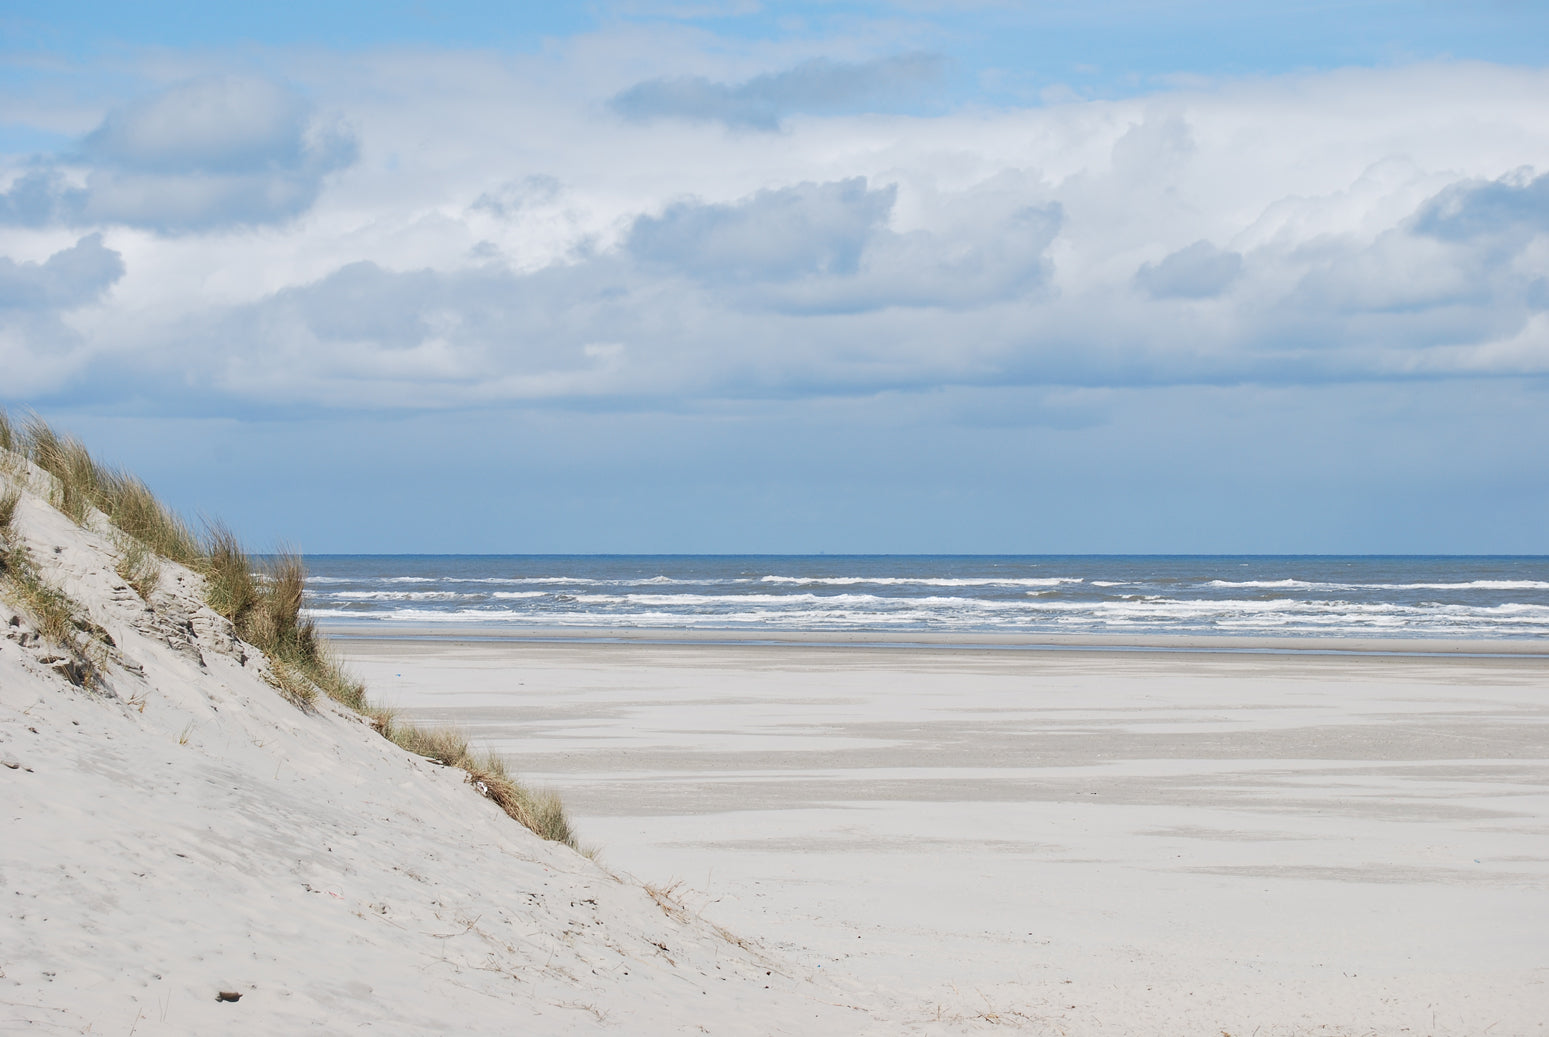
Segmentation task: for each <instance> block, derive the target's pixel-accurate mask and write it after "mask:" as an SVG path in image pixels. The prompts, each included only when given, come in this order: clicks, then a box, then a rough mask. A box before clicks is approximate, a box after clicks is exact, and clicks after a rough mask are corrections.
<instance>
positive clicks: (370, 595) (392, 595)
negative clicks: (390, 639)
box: [319, 591, 467, 601]
mask: <svg viewBox="0 0 1549 1037" xmlns="http://www.w3.org/2000/svg"><path fill="white" fill-rule="evenodd" d="M319 596H320V597H324V598H329V599H332V600H334V601H456V600H458V599H459V598H464V597H467V595H465V594H459V593H457V592H456V591H328V592H326V593H324V594H321V595H319Z"/></svg>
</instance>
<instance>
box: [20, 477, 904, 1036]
mask: <svg viewBox="0 0 1549 1037" xmlns="http://www.w3.org/2000/svg"><path fill="white" fill-rule="evenodd" d="M34 474H35V476H36V473H34ZM3 481H4V480H3V479H0V482H3ZM3 488H4V487H3V486H0V490H3ZM95 524H96V525H97V526H98V529H97V530H96V531H93V530H91V529H83V528H80V527H78V526H76V525H74V524H72V523H71V522H70V521H68V520H67V519H66V518H65V517H64V516H63V515H61V514H59V513H58V512H57V511H54V510H53V509H52V508H50V507H49V506H48V505H47V504H46V503H44V502H43V500H41V499H40V498H38V497H36V496H31V495H29V496H28V497H26V498H24V499H23V500H22V503H21V507H20V509H19V511H18V513H17V516H16V519H15V524H14V526H15V528H14V530H13V533H12V535H13V536H15V537H19V538H20V539H21V541H22V542H23V543H25V544H26V546H27V547H28V548H29V550H30V552H31V554H32V556H33V557H34V559H36V561H37V564H38V566H39V568H40V569H41V570H42V571H43V574H44V576H45V577H46V578H47V579H48V581H49V582H50V583H52V584H53V585H55V586H57V587H60V588H63V589H64V590H65V591H67V592H68V593H69V594H70V595H71V596H73V597H74V598H75V599H77V601H78V602H79V603H80V604H81V605H82V606H84V608H85V610H86V612H87V614H88V615H89V618H90V620H91V621H92V622H95V623H97V624H100V625H101V626H102V627H103V628H105V629H106V630H107V632H108V633H109V634H110V636H111V637H112V639H113V642H114V646H115V647H114V648H113V649H112V650H111V652H110V653H109V658H107V660H106V662H105V666H104V677H103V680H102V682H101V683H100V684H98V685H97V686H96V687H94V688H91V689H87V688H83V687H78V686H77V685H75V684H72V683H71V682H70V681H69V680H67V679H66V676H65V674H64V673H62V672H61V671H62V670H63V669H64V667H63V666H61V665H60V664H59V658H60V654H61V653H59V652H58V651H57V649H55V648H54V647H52V646H50V645H49V644H48V643H47V642H46V641H44V640H41V639H39V638H38V637H37V636H36V631H35V630H34V629H33V625H32V622H31V621H30V620H29V618H28V617H27V616H26V615H22V614H18V613H17V612H16V611H14V610H13V609H12V608H10V607H8V606H5V605H0V819H3V820H0V900H3V903H0V1033H4V1034H16V1033H37V1034H81V1033H91V1034H115V1035H125V1034H151V1033H157V1034H161V1033H167V1034H255V1035H256V1034H262V1035H268V1034H339V1033H358V1032H370V1033H377V1034H425V1033H449V1034H551V1033H552V1034H563V1033H593V1032H619V1033H631V1034H634V1033H644V1034H655V1033H712V1034H749V1035H756V1034H764V1033H784V1034H806V1033H817V1032H821V1033H844V1032H867V1031H868V1030H870V1032H877V1033H881V1032H888V1028H889V1027H891V1026H892V1025H893V1024H891V1023H889V1022H886V1021H881V1020H879V1018H878V1017H876V1016H874V1015H871V1014H868V1013H866V1012H864V1011H862V1010H861V1009H860V1008H858V1007H853V1006H851V1005H850V1004H849V1003H848V1002H846V1001H844V1000H843V999H842V998H841V997H840V996H838V987H837V986H836V985H834V984H829V983H825V982H822V981H821V980H820V981H816V982H814V981H809V980H808V979H806V978H805V970H802V969H799V968H792V967H790V966H788V964H787V963H785V962H784V961H783V960H781V959H778V958H777V957H774V956H770V955H765V954H762V953H760V952H759V951H758V950H757V949H756V948H748V947H744V946H742V945H739V944H738V943H737V942H735V941H732V940H729V939H727V938H726V936H725V935H724V934H722V933H721V932H719V931H717V930H716V929H715V928H714V927H713V926H711V925H710V924H708V923H706V922H704V921H703V920H701V919H698V918H695V917H693V916H692V915H691V914H690V913H688V912H686V911H684V910H683V909H682V908H681V907H680V906H679V905H678V904H677V903H676V902H674V901H673V900H671V899H670V898H666V897H662V896H660V895H658V896H656V897H653V896H652V895H651V894H650V892H649V891H647V890H645V889H643V888H641V887H640V886H639V885H636V884H632V883H629V882H625V881H622V880H620V879H619V878H618V877H617V876H615V875H614V874H612V873H610V872H608V871H606V870H604V869H603V868H601V867H599V866H598V865H596V864H594V863H593V862H592V861H590V860H587V859H586V858H584V857H582V856H580V855H579V854H576V853H574V852H573V851H571V850H569V849H567V848H565V847H563V846H558V845H555V844H553V843H546V842H544V841H542V840H540V839H539V838H537V837H536V836H534V835H533V834H532V833H530V832H528V831H527V830H526V829H524V828H522V827H521V826H519V825H517V824H516V823H515V822H513V821H511V820H510V819H509V818H507V817H506V816H505V815H504V814H503V813H501V811H500V810H499V809H498V808H497V807H496V806H495V805H494V804H493V803H491V802H490V801H489V800H487V799H484V798H483V797H481V796H480V795H478V794H477V793H476V792H475V791H474V790H473V789H472V788H471V787H470V786H469V785H468V784H466V783H465V781H464V780H463V774H462V772H460V771H455V770H451V769H448V768H444V767H440V766H437V765H435V764H432V763H430V762H429V761H427V760H423V759H420V758H419V757H415V756H412V755H410V754H408V753H405V752H404V751H402V750H400V749H399V748H397V747H396V746H394V745H392V744H390V743H389V742H387V741H386V740H384V739H382V738H381V737H380V736H378V735H377V734H376V733H375V732H373V731H372V730H371V729H370V728H369V727H368V726H367V725H366V724H365V723H364V722H363V721H362V720H361V718H360V717H358V716H356V715H355V714H353V713H350V712H349V711H346V710H342V709H339V708H336V707H334V706H332V705H330V704H328V703H326V702H324V703H320V704H319V707H318V708H317V709H316V710H313V711H306V710H301V709H298V708H297V707H295V706H293V705H291V704H290V703H288V702H286V701H285V700H284V699H282V698H281V697H280V695H279V694H278V693H277V692H276V691H275V690H274V688H273V687H271V685H270V683H269V682H268V681H267V680H266V675H267V674H268V667H267V664H266V662H265V661H264V660H263V658H262V657H261V656H260V655H258V654H257V653H256V651H255V650H254V649H253V648H252V647H251V646H248V645H244V644H242V643H241V642H239V641H237V640H236V639H235V638H234V637H233V635H232V632H231V627H230V624H228V623H226V622H225V620H223V619H221V617H219V616H217V615H216V614H215V613H213V612H211V611H210V610H209V609H208V608H205V607H203V606H202V605H201V604H200V603H199V602H200V597H201V595H200V593H199V586H198V583H199V581H198V578H197V577H195V576H194V575H193V574H191V573H189V572H188V571H187V570H184V569H181V568H180V567H178V566H173V565H170V564H169V565H167V566H166V568H165V570H164V572H163V574H162V578H161V581H160V586H159V588H158V589H157V590H156V591H155V592H154V593H152V594H151V601H150V604H149V605H148V604H147V603H146V602H144V601H142V600H141V599H140V598H139V597H138V596H137V595H136V594H135V592H134V591H132V590H131V589H130V588H129V587H127V586H126V585H125V584H124V583H123V582H122V581H121V580H120V579H119V578H118V576H117V575H116V574H115V573H114V571H113V568H112V560H113V546H112V542H111V539H110V537H109V535H108V533H107V530H106V529H105V528H102V527H101V524H100V521H99V522H98V523H95ZM223 991H225V992H230V993H232V994H235V995H240V999H239V1000H236V1001H221V1000H217V995H218V994H220V993H221V992H223Z"/></svg>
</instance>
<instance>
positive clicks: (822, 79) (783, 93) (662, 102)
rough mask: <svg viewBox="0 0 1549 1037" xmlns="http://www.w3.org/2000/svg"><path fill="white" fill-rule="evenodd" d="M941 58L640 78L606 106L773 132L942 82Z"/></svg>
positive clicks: (636, 116) (637, 114) (820, 62)
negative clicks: (795, 119) (794, 121)
mask: <svg viewBox="0 0 1549 1037" xmlns="http://www.w3.org/2000/svg"><path fill="white" fill-rule="evenodd" d="M944 67H945V62H944V61H943V60H942V59H941V58H940V57H939V56H937V55H934V54H904V55H900V56H896V57H889V58H878V59H876V60H873V61H865V62H857V63H850V62H841V61H831V60H829V59H827V58H813V59H811V60H809V61H804V62H802V63H801V64H799V65H797V66H795V67H794V68H790V69H787V70H786V71H784V72H774V73H768V74H765V75H761V76H755V77H753V78H752V79H749V80H746V81H744V82H741V83H717V82H714V81H713V80H710V79H706V78H704V77H703V76H674V77H663V78H658V79H649V80H646V81H645V82H643V83H637V84H636V85H634V86H632V87H630V88H629V89H628V90H625V91H623V92H621V93H619V94H617V95H615V96H614V97H613V99H612V100H611V101H609V106H610V107H611V108H612V109H613V110H614V111H615V112H616V113H618V114H619V115H621V116H623V117H624V118H625V119H629V120H631V121H635V122H644V121H648V120H651V119H690V120H695V121H701V122H720V123H724V124H725V125H727V126H730V127H734V128H745V129H755V130H777V129H779V128H780V124H781V120H782V119H784V118H785V117H786V116H788V115H793V114H797V113H804V112H811V113H832V112H839V111H848V110H854V109H856V108H860V107H864V106H866V105H868V104H876V103H880V104H882V105H883V106H888V105H890V104H892V103H894V102H896V100H897V97H898V95H899V94H900V93H906V94H910V95H912V94H915V93H917V92H918V90H919V89H920V87H921V86H923V85H925V84H928V83H931V82H933V81H935V80H936V79H939V78H940V76H941V74H942V71H943V69H944Z"/></svg>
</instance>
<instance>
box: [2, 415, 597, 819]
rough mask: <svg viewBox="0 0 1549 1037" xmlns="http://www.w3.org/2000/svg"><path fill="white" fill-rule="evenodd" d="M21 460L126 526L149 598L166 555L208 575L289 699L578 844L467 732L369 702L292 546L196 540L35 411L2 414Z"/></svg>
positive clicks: (132, 572)
mask: <svg viewBox="0 0 1549 1037" xmlns="http://www.w3.org/2000/svg"><path fill="white" fill-rule="evenodd" d="M6 452H8V453H6ZM15 458H25V459H27V460H30V461H31V462H32V463H33V464H35V465H37V466H38V467H39V468H41V469H43V470H44V471H45V472H47V473H48V474H49V475H51V476H52V477H53V478H52V480H51V481H50V486H49V491H48V492H49V495H50V502H51V503H52V504H53V505H54V506H55V507H56V508H58V509H59V510H60V511H62V512H63V513H64V514H66V515H68V516H69V517H70V518H71V519H72V520H74V521H75V522H76V523H77V524H79V525H88V524H90V523H91V521H92V513H93V511H97V512H101V513H102V515H103V516H105V517H106V518H107V520H108V522H109V523H110V524H111V525H112V526H114V527H115V529H116V531H117V535H116V536H115V541H116V543H117V546H118V549H119V553H120V557H119V561H118V564H117V571H118V574H119V576H120V577H122V578H123V580H124V581H125V583H127V584H129V585H130V586H131V587H133V588H134V589H135V591H136V593H138V594H139V595H140V597H141V598H143V599H144V600H145V601H146V602H147V603H150V602H151V595H152V594H153V592H154V591H155V590H156V588H157V586H158V585H159V583H160V579H161V560H162V559H168V560H171V561H173V562H177V563H179V564H181V565H185V566H187V567H188V568H190V569H192V570H193V571H194V572H196V573H198V574H199V575H200V576H202V577H204V597H205V603H206V604H207V605H209V606H210V608H212V609H214V610H215V611H216V612H218V613H220V614H221V615H222V616H224V617H225V618H226V619H228V620H230V621H231V624H232V626H233V628H234V629H235V631H236V633H237V636H238V637H240V638H241V639H242V640H244V641H246V642H247V643H248V644H251V645H252V646H253V647H255V648H257V649H258V650H259V651H261V652H262V653H263V654H264V656H265V657H266V658H267V659H268V660H269V670H270V673H271V674H272V683H274V685H275V686H276V688H277V690H279V692H280V693H281V694H282V695H284V696H285V697H286V698H287V699H289V700H290V701H291V702H294V703H296V704H297V705H298V706H302V707H304V708H310V707H311V706H312V705H313V704H314V703H315V702H316V700H317V696H318V695H319V694H322V695H326V696H328V697H329V698H331V699H333V700H335V701H336V702H339V703H341V704H342V705H344V706H347V707H349V708H350V709H352V710H354V711H356V712H357V713H360V714H362V715H364V716H365V717H366V718H367V719H368V720H369V721H370V723H371V726H372V727H373V728H374V729H375V730H376V731H378V732H379V733H380V734H381V735H382V736H383V737H385V738H387V739H389V740H390V741H392V742H394V743H395V744H397V745H399V746H401V747H403V748H404V749H407V750H408V751H409V752H413V753H417V754H419V755H421V756H424V757H427V758H429V759H432V760H435V761H436V762H438V763H441V764H444V765H446V766H448V767H457V768H460V769H461V770H463V771H466V772H467V774H468V782H469V784H471V785H473V786H474V788H475V789H477V790H478V791H479V792H480V793H481V794H482V795H484V796H486V797H488V798H489V799H491V800H494V801H495V803H496V804H497V805H499V806H500V808H501V809H502V810H504V811H505V812H506V813H507V814H508V815H509V816H511V817H512V818H513V819H515V820H516V821H518V822H520V823H521V824H523V825H525V826H527V827H528V828H530V829H531V830H532V831H534V832H536V833H537V834H538V835H540V836H542V837H543V838H545V839H550V840H553V841H555V842H561V843H564V844H565V845H567V846H569V847H571V848H572V849H577V848H578V847H577V844H576V839H575V834H574V832H573V831H572V830H571V828H570V823H569V821H568V819H567V818H566V816H565V811H564V807H563V805H562V804H561V803H560V801H559V799H558V798H557V797H555V796H554V795H552V794H549V793H541V792H533V791H532V790H530V789H528V788H526V787H525V786H523V785H521V784H520V783H519V782H517V781H515V780H514V779H512V778H511V776H510V775H509V774H508V773H507V771H506V766H505V763H504V761H503V760H501V759H500V757H498V756H496V755H495V754H493V753H489V752H486V753H475V752H473V751H472V750H470V749H469V747H468V742H467V739H466V738H465V737H463V736H462V735H461V734H460V733H459V732H457V731H454V730H451V729H426V728H422V727H418V726H416V725H413V724H409V723H405V722H402V721H400V720H399V719H398V718H397V717H396V716H394V714H393V713H392V711H391V710H387V709H383V708H380V707H377V706H374V705H373V704H372V703H370V702H369V701H368V699H367V696H366V689H365V686H364V685H362V684H361V683H360V682H359V681H358V680H355V679H354V678H353V677H351V676H350V675H349V674H348V673H347V672H346V671H345V670H344V668H343V667H342V666H340V665H339V664H338V662H337V660H336V659H335V658H334V657H333V655H332V654H331V653H330V652H329V650H328V646H327V644H326V642H325V641H324V640H323V638H322V637H321V636H320V635H319V634H318V632H317V628H316V626H315V625H314V624H313V622H312V621H311V620H310V619H308V618H306V617H304V616H303V615H302V614H301V611H302V598H303V591H304V589H305V586H306V567H305V565H304V563H303V562H302V560H301V557H300V555H298V554H296V553H295V552H293V551H288V550H282V551H281V552H279V553H278V554H276V555H274V556H272V557H271V558H268V559H266V560H264V561H263V562H262V563H259V564H255V563H254V560H253V559H252V558H250V557H249V556H248V554H247V552H246V551H245V550H244V549H243V547H242V544H241V542H240V541H239V540H238V539H237V537H236V535H235V534H234V533H233V532H232V531H231V530H230V529H229V528H228V527H226V526H225V525H223V524H221V523H219V522H210V523H207V524H206V528H205V530H204V533H203V534H202V535H200V534H197V533H195V532H194V530H193V528H192V527H191V526H189V525H188V523H186V522H184V521H183V520H182V519H181V518H180V517H179V516H178V515H176V514H175V513H173V512H172V511H170V510H169V509H168V508H166V507H165V506H164V505H163V504H162V503H161V502H160V501H158V500H157V499H156V497H155V495H154V494H152V493H151V491H150V489H149V488H147V487H146V486H145V484H144V483H142V482H140V481H139V480H138V479H136V478H134V477H133V476H131V475H128V474H127V473H125V472H123V471H120V470H119V469H116V468H109V467H106V466H103V465H101V464H98V463H97V462H96V461H95V460H93V459H92V457H91V454H90V453H89V452H88V451H87V449H86V447H85V446H84V445H82V444H81V443H80V441H78V440H76V439H74V438H71V437H69V436H65V435H61V434H60V433H58V432H56V431H55V430H54V429H53V428H51V427H50V426H49V425H48V424H47V422H45V421H43V420H42V419H41V418H38V417H36V416H34V417H31V418H29V419H28V420H27V421H26V422H25V423H23V424H21V425H17V424H16V423H14V422H13V421H12V420H11V419H10V418H9V417H8V416H7V415H6V413H5V411H4V410H0V464H4V465H5V466H6V468H7V470H9V471H12V472H13V473H16V474H17V475H18V477H21V476H22V471H21V470H22V469H23V468H24V467H25V466H23V465H17V464H16V463H15V461H14V459H15ZM18 500H19V495H18V494H17V493H16V491H15V490H14V489H12V490H10V491H9V492H8V493H7V494H6V495H5V497H3V498H0V533H3V532H4V530H5V529H6V528H8V527H9V525H10V522H11V518H12V516H13V514H14V513H15V510H16V505H17V502H18ZM0 546H3V547H4V551H3V554H0V578H3V579H4V580H5V581H6V583H7V585H8V586H10V587H12V589H13V596H15V597H17V598H18V599H19V600H21V602H22V603H23V604H24V605H25V607H26V608H27V610H28V611H29V612H31V613H32V614H33V615H34V616H36V617H37V618H38V620H39V623H40V627H39V632H40V633H41V634H42V635H43V636H44V637H46V638H48V639H49V640H50V641H51V642H53V643H55V644H58V645H60V646H61V647H63V648H67V649H68V648H69V646H72V645H73V646H76V648H77V649H79V644H78V642H79V637H78V636H77V634H78V632H79V630H80V629H82V628H81V617H82V616H84V610H83V609H81V608H80V607H79V606H77V605H75V604H74V603H73V602H70V600H69V599H68V598H67V597H64V596H63V595H62V594H60V593H59V592H57V591H52V590H51V589H50V588H48V587H47V585H46V584H44V583H42V581H41V579H40V578H39V577H38V576H37V571H36V569H35V567H33V566H32V565H31V563H30V560H29V559H28V558H27V557H26V554H25V550H24V549H23V548H20V547H19V546H18V547H11V546H9V539H6V540H3V541H0ZM45 628H46V629H45ZM83 658H84V656H83ZM90 672H91V673H93V674H94V673H95V672H96V669H95V667H93V668H92V669H91V670H90Z"/></svg>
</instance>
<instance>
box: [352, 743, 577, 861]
mask: <svg viewBox="0 0 1549 1037" xmlns="http://www.w3.org/2000/svg"><path fill="white" fill-rule="evenodd" d="M382 733H383V734H385V735H386V736H387V738H388V739H390V740H391V741H392V742H394V743H395V744H397V745H398V746H400V747H402V748H404V749H407V750H408V751H409V752H411V753H415V754H416V755H419V756H423V757H425V758H426V759H428V760H434V761H435V762H436V763H439V764H441V765H443V766H446V767H456V768H458V769H460V770H463V771H466V772H467V774H468V784H470V785H472V786H473V787H474V788H475V789H477V790H478V791H479V793H480V794H481V795H483V796H486V797H487V798H489V799H491V800H494V802H495V804H496V805H497V806H498V807H500V809H501V810H504V811H505V812H506V814H507V815H508V816H510V817H511V818H513V819H515V820H516V821H519V822H520V823H522V824H523V825H525V826H527V827H528V828H530V829H531V830H532V831H534V832H536V833H538V834H539V835H541V836H543V838H545V839H548V840H551V841H553V842H557V843H564V844H565V845H566V846H569V847H570V848H571V849H578V846H577V843H576V835H575V831H574V829H572V828H571V826H570V818H569V817H568V816H567V815H566V813H565V806H564V803H562V802H561V801H560V798H559V797H558V796H556V795H555V794H554V793H552V792H547V791H538V790H533V789H530V788H528V787H527V786H526V785H523V784H522V783H521V782H519V781H516V780H515V779H513V778H512V777H511V774H510V772H509V771H508V770H507V769H506V763H505V760H504V759H502V758H501V757H500V756H499V755H498V754H496V753H494V752H489V751H486V752H482V753H481V752H475V751H474V750H473V749H472V748H471V747H470V746H469V744H468V738H467V736H466V735H464V734H463V733H462V732H461V731H459V730H457V729H456V728H454V727H434V728H425V727H419V726H417V725H413V724H400V723H398V722H396V720H394V719H393V717H392V715H391V714H387V715H386V719H385V722H384V726H383V728H382Z"/></svg>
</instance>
